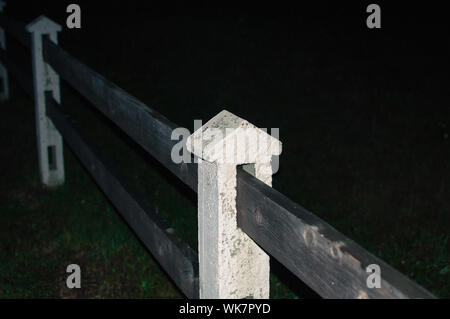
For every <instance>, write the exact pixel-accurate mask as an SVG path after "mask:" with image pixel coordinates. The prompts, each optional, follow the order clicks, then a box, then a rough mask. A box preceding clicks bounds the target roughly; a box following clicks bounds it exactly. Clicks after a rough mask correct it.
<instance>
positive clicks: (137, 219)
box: [46, 93, 198, 298]
mask: <svg viewBox="0 0 450 319" xmlns="http://www.w3.org/2000/svg"><path fill="white" fill-rule="evenodd" d="M46 102H47V116H48V117H49V118H50V119H51V120H52V122H53V124H54V125H55V127H56V128H57V129H58V130H59V132H60V133H61V135H62V136H63V138H64V141H65V142H66V143H67V144H68V145H69V147H70V148H71V149H72V151H73V152H74V153H75V154H76V155H77V157H78V158H79V159H80V161H81V163H82V164H83V165H84V166H85V167H86V169H87V170H88V171H89V173H90V174H91V175H92V177H93V178H94V180H95V181H96V183H97V184H98V185H99V187H100V188H101V189H102V190H103V192H104V193H105V195H106V196H107V197H108V198H109V200H110V201H111V202H112V203H113V205H114V206H115V207H116V208H117V210H118V211H119V212H120V214H121V215H122V217H123V218H124V219H125V220H126V222H127V223H128V225H130V227H131V228H132V229H133V230H134V232H135V233H136V235H137V236H138V237H139V238H140V240H141V241H142V242H143V243H144V244H145V246H146V247H147V249H148V250H149V251H150V252H151V253H152V255H153V256H154V257H155V259H156V260H157V261H158V262H159V263H160V264H161V266H162V268H163V269H164V270H165V271H166V272H167V273H168V275H169V276H170V278H172V280H173V281H174V282H175V284H176V285H177V286H178V287H179V288H180V290H181V291H182V292H183V293H184V294H185V295H186V296H187V297H189V298H198V257H197V253H196V252H195V251H194V250H192V249H191V248H190V247H189V245H187V244H186V243H184V242H183V241H182V240H181V239H180V238H179V237H178V236H177V235H176V234H174V233H173V232H172V231H169V232H168V231H167V229H169V226H168V225H167V224H166V223H165V222H164V221H163V220H161V219H160V218H159V217H158V215H157V214H156V213H155V211H154V210H153V209H152V208H151V207H150V206H149V205H148V204H147V203H146V202H145V201H144V200H143V199H142V198H141V197H140V196H139V195H138V194H137V193H136V192H135V191H134V190H133V189H132V188H131V186H130V185H129V184H128V183H127V182H126V181H125V180H124V179H123V178H122V177H119V175H118V173H117V172H116V171H115V170H114V169H113V167H112V166H111V164H110V163H109V161H108V160H107V159H106V158H105V157H104V156H103V155H102V154H101V153H100V152H99V151H98V150H97V149H96V147H95V146H94V145H92V144H91V143H90V142H89V141H88V140H87V139H86V138H85V137H84V136H83V135H82V134H81V133H80V132H79V131H78V129H77V128H76V127H75V126H74V124H73V123H71V121H70V120H69V119H68V117H67V116H65V115H64V114H63V113H62V112H61V111H60V106H59V105H58V104H57V102H56V101H55V100H54V99H53V98H52V97H51V96H50V95H49V94H48V93H47V96H46Z"/></svg>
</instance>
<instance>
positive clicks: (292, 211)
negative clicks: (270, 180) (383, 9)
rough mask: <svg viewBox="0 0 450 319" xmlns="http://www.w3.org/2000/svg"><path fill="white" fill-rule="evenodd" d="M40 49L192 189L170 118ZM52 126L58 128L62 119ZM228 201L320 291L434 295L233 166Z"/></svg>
mask: <svg viewBox="0 0 450 319" xmlns="http://www.w3.org/2000/svg"><path fill="white" fill-rule="evenodd" d="M2 21H4V20H1V19H0V24H2ZM9 23H10V21H9ZM9 25H13V26H17V24H11V23H10V24H9ZM4 26H6V27H8V25H4ZM20 33H21V32H19V35H20ZM22 37H23V35H22ZM43 50H44V60H45V61H46V62H47V63H48V64H50V65H51V66H52V68H53V69H54V70H55V71H56V72H57V73H58V74H59V75H60V76H61V78H62V79H64V80H65V81H66V82H67V83H68V84H69V85H71V86H72V87H74V88H75V89H76V90H77V91H78V92H79V93H80V94H81V95H83V96H84V97H85V98H86V99H87V100H88V101H89V102H91V103H92V104H93V105H94V106H95V107H96V108H98V109H99V110H100V111H101V112H102V113H103V114H104V115H105V116H106V117H108V118H109V119H110V120H111V121H113V122H114V123H115V124H116V125H117V126H119V127H120V128H121V129H122V130H123V131H124V132H125V133H127V134H128V135H129V136H130V137H131V138H132V139H133V140H135V141H136V142H137V143H138V144H139V145H141V146H142V147H143V148H144V149H145V150H146V151H147V152H148V153H150V154H151V155H152V156H154V157H155V158H156V159H157V160H158V161H159V162H160V163H161V164H162V165H164V166H165V167H166V168H168V169H169V170H170V171H171V172H172V173H173V174H174V175H176V176H177V177H178V178H180V179H181V180H182V181H183V182H184V183H185V184H187V185H188V186H189V187H190V188H191V189H193V190H194V191H197V179H198V177H197V165H196V164H195V163H181V164H177V163H174V162H173V161H172V160H171V157H170V154H171V150H172V147H173V146H174V145H175V143H177V141H172V140H171V134H172V131H173V129H174V128H176V127H177V126H176V125H175V124H174V123H172V122H170V121H169V120H168V119H167V118H165V117H164V116H163V115H161V114H159V113H158V112H156V111H154V110H152V109H151V108H149V107H148V106H146V105H145V104H143V103H142V102H140V101H139V100H137V99H136V98H134V97H133V96H131V95H130V94H128V93H126V92H125V91H124V90H122V89H120V88H119V87H117V86H116V85H115V84H113V83H112V82H110V81H109V80H107V79H105V78H104V77H103V76H101V75H100V74H98V73H96V72H95V71H93V70H92V69H90V68H89V67H87V66H86V65H84V64H83V63H81V62H80V61H78V60H77V59H75V58H74V57H72V56H71V55H70V54H69V53H67V52H66V51H65V50H63V49H62V48H61V47H60V46H58V45H56V44H54V43H53V42H51V41H50V40H49V39H46V38H44V40H43ZM50 104H51V103H50ZM55 114H56V113H55V108H53V107H50V117H51V118H52V119H54V120H55V121H56V122H58V120H57V118H59V117H58V116H57V115H55ZM59 122H60V123H62V122H61V121H59ZM59 126H60V128H61V129H62V130H64V128H63V126H64V125H63V126H61V124H60V125H59ZM81 140H82V139H81ZM92 160H93V161H94V160H95V156H94V157H92ZM236 205H237V209H238V226H239V227H240V228H241V229H242V230H243V231H244V232H245V233H247V234H248V235H249V236H250V237H251V238H252V239H253V240H254V241H255V242H256V243H257V244H258V245H260V246H261V247H262V248H263V249H265V250H266V251H267V252H268V253H270V254H271V255H272V256H273V257H275V258H276V259H278V260H279V261H280V262H281V263H282V264H283V265H285V266H286V267H287V268H288V269H289V270H290V271H292V272H293V273H294V274H295V275H296V276H297V277H299V278H300V279H301V280H302V281H304V282H305V283H306V284H308V285H309V286H310V287H311V288H312V289H313V290H315V291H316V292H317V293H318V294H319V295H320V296H322V297H325V298H435V297H434V296H433V295H432V294H431V293H430V292H428V291H427V290H426V289H424V288H422V287H421V286H419V285H418V284H416V283H415V282H413V281H411V280H410V279H409V278H407V277H406V276H404V275H403V274H401V273H399V272H398V271H397V270H395V269H394V268H393V267H391V266H390V265H388V264H386V263H385V262H383V261H382V260H380V259H379V258H377V257H375V256H373V255H372V254H370V253H369V252H367V251H366V250H365V249H363V248H362V247H360V246H359V245H357V244H356V243H354V242H353V241H352V240H350V239H349V238H348V237H346V236H345V235H343V234H342V233H340V232H338V231H337V230H335V229H334V228H333V227H332V226H330V225H329V224H327V223H326V222H324V221H323V220H321V219H320V218H318V217H317V216H315V215H314V214H313V213H311V212H309V211H307V210H306V209H304V208H303V207H301V206H300V205H298V204H296V203H295V202H293V201H291V200H289V199H288V198H286V197H285V196H284V195H282V194H281V193H279V192H278V191H276V190H275V189H273V188H271V187H269V186H268V185H266V184H264V183H263V182H261V181H260V180H258V179H257V178H255V177H254V176H252V175H250V174H249V173H247V172H245V171H244V170H242V169H239V170H238V176H237V198H236ZM370 264H377V265H379V266H380V267H381V270H382V274H381V278H382V284H381V288H372V289H371V288H368V285H367V282H366V280H367V276H368V273H367V272H366V266H368V265H370Z"/></svg>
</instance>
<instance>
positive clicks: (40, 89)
mask: <svg viewBox="0 0 450 319" xmlns="http://www.w3.org/2000/svg"><path fill="white" fill-rule="evenodd" d="M26 29H27V31H28V32H30V33H31V51H32V59H33V82H34V104H35V113H36V128H37V143H38V157H39V168H40V173H41V181H42V183H43V184H44V185H46V186H57V185H61V184H63V183H64V157H63V142H62V137H61V134H59V132H58V130H57V129H56V128H55V127H54V125H53V123H52V121H51V120H50V119H49V118H48V117H47V116H46V114H45V109H46V106H45V92H46V91H51V92H52V96H53V98H54V99H55V100H56V101H57V102H58V103H60V102H61V101H60V100H61V95H60V94H61V93H60V89H59V76H58V74H57V73H56V72H55V71H54V70H53V69H52V67H51V66H50V65H48V64H47V63H45V61H44V57H43V53H42V38H43V36H48V37H49V38H50V40H51V41H53V42H54V43H56V44H57V43H58V38H57V36H58V32H59V31H61V26H60V25H59V24H57V23H55V22H53V21H52V20H50V19H48V18H47V17H45V16H40V17H39V18H37V19H35V20H34V21H33V22H31V23H30V24H28V25H27V26H26Z"/></svg>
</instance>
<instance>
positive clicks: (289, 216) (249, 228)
mask: <svg viewBox="0 0 450 319" xmlns="http://www.w3.org/2000/svg"><path fill="white" fill-rule="evenodd" d="M237 194H238V195H237V208H238V226H239V227H241V228H242V230H243V231H244V232H245V233H247V235H249V236H250V237H251V238H252V239H253V240H254V241H255V242H256V243H257V244H259V245H260V246H261V247H263V248H264V249H265V250H266V251H267V252H268V253H270V254H271V255H272V256H273V257H275V258H276V259H277V260H278V261H280V262H281V263H282V264H283V265H284V266H286V267H287V268H288V269H289V270H290V271H291V272H293V273H294V274H295V275H296V276H298V277H299V278H300V279H301V280H302V281H303V282H305V283H306V284H307V285H309V286H310V287H311V288H312V289H313V290H314V291H316V292H317V293H318V294H319V295H321V296H322V297H324V298H389V299H390V298H435V297H434V296H433V295H432V294H431V293H430V292H428V291H427V290H425V289H424V288H422V287H421V286H419V285H418V284H416V283H415V282H413V281H412V280H410V279H408V278H407V277H406V276H404V275H403V274H401V273H400V272H398V271H397V270H395V269H394V268H393V267H391V266H389V265H388V264H386V263H385V262H384V261H382V260H381V259H379V258H377V257H375V256H374V255H372V254H370V253H369V252H367V251H366V250H365V249H364V248H362V247H360V246H359V245H357V244H356V243H355V242H353V241H352V240H350V239H349V238H348V237H346V236H345V235H343V234H341V233H340V232H338V231H337V230H336V229H334V228H333V227H332V226H330V225H328V224H327V223H326V222H324V221H322V220H321V219H320V218H318V217H317V216H315V215H314V214H312V213H310V212H309V211H307V210H306V209H304V208H303V207H301V206H300V205H298V204H296V203H294V202H293V201H291V200H289V199H288V198H287V197H285V196H284V195H282V194H281V193H279V192H277V191H276V190H275V189H273V188H271V187H269V186H267V185H266V184H264V183H263V182H261V181H259V180H258V179H256V178H255V177H253V176H251V175H250V174H248V173H247V172H245V171H243V170H242V169H241V170H238V181H237ZM370 264H377V265H379V266H380V268H381V288H372V289H370V288H368V287H367V284H366V280H367V277H368V275H369V274H368V273H366V270H365V269H366V267H367V266H368V265H370Z"/></svg>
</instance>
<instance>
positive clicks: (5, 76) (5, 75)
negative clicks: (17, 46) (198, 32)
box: [0, 0, 9, 101]
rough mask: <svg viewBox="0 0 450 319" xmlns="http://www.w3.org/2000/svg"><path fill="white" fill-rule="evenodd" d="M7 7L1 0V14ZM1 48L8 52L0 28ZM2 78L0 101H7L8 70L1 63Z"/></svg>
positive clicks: (4, 36)
mask: <svg viewBox="0 0 450 319" xmlns="http://www.w3.org/2000/svg"><path fill="white" fill-rule="evenodd" d="M5 6H6V2H5V1H2V0H0V13H2V12H3V9H4V8H5ZM0 48H1V49H2V50H4V51H6V35H5V30H4V29H3V28H2V27H0ZM0 78H1V80H2V91H1V92H0V101H6V100H8V99H9V80H8V70H7V69H6V67H5V66H4V65H3V63H1V62H0Z"/></svg>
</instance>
